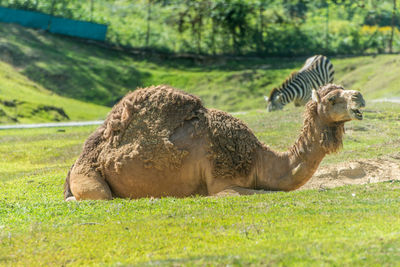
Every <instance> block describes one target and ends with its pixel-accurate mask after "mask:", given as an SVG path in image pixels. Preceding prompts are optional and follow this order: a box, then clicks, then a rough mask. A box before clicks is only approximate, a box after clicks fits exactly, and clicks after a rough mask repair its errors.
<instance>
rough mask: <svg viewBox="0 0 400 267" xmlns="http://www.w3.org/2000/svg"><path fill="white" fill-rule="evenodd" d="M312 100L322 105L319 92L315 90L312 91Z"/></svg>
mask: <svg viewBox="0 0 400 267" xmlns="http://www.w3.org/2000/svg"><path fill="white" fill-rule="evenodd" d="M312 100H313V101H315V102H317V103H321V97H320V96H319V94H318V93H317V90H314V89H313V90H312Z"/></svg>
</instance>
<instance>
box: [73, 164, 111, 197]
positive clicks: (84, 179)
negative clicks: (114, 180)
mask: <svg viewBox="0 0 400 267" xmlns="http://www.w3.org/2000/svg"><path fill="white" fill-rule="evenodd" d="M78 169H79V168H78ZM78 169H77V168H73V169H72V170H71V174H70V177H69V183H70V190H71V193H72V195H73V197H75V199H76V200H85V199H88V200H108V199H112V194H111V190H110V187H109V186H108V184H107V182H106V181H105V180H104V178H103V177H102V175H101V174H100V173H99V172H97V171H91V172H89V173H88V174H86V173H85V174H84V173H82V172H80V171H79V170H78ZM66 200H67V199H66ZM69 200H73V199H69Z"/></svg>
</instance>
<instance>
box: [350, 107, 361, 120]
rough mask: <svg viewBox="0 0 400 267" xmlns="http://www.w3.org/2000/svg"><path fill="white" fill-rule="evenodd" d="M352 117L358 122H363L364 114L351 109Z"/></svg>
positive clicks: (358, 110)
mask: <svg viewBox="0 0 400 267" xmlns="http://www.w3.org/2000/svg"><path fill="white" fill-rule="evenodd" d="M350 111H351V115H352V117H353V118H354V119H356V120H362V119H363V114H362V111H361V110H360V109H350Z"/></svg>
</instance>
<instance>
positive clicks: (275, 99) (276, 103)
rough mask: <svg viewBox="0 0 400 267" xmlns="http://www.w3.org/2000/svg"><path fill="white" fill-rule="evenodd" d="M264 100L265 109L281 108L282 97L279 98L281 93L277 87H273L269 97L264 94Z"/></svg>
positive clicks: (269, 110)
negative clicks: (265, 103)
mask: <svg viewBox="0 0 400 267" xmlns="http://www.w3.org/2000/svg"><path fill="white" fill-rule="evenodd" d="M264 99H265V101H267V111H268V112H271V111H275V110H281V109H283V106H284V105H283V104H282V99H281V93H280V92H279V90H278V89H277V88H274V89H273V90H272V91H271V93H270V95H269V97H267V96H264Z"/></svg>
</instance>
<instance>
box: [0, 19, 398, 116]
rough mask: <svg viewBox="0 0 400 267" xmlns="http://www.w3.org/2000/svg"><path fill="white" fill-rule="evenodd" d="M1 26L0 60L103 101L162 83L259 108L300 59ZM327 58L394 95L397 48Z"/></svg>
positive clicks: (379, 93) (220, 102)
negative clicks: (142, 48) (161, 51)
mask: <svg viewBox="0 0 400 267" xmlns="http://www.w3.org/2000/svg"><path fill="white" fill-rule="evenodd" d="M1 26H2V27H0V60H2V61H4V62H7V63H8V64H10V65H11V66H13V67H14V70H17V71H18V72H19V74H20V75H23V76H24V77H26V78H27V79H29V80H31V81H33V82H34V83H36V84H37V86H40V87H43V88H45V89H47V90H50V91H52V92H54V93H56V94H58V95H62V96H66V97H69V98H75V99H78V100H82V101H87V102H92V103H96V104H100V105H108V106H112V105H113V104H114V103H115V102H116V101H117V100H118V99H120V98H121V97H122V96H123V95H124V94H125V93H126V92H127V91H129V90H134V89H135V88H136V87H138V86H141V87H143V86H149V85H152V84H161V83H165V84H170V85H172V86H175V87H178V88H181V89H183V90H185V91H188V92H191V93H194V94H196V95H199V96H200V97H201V98H202V99H203V101H204V102H205V104H206V106H208V107H216V108H219V109H223V110H227V111H237V110H250V109H264V108H265V103H264V100H263V95H266V94H268V92H269V91H270V90H271V89H272V88H273V87H275V86H278V85H279V84H280V83H281V82H282V81H283V80H284V79H285V77H286V76H287V75H289V74H290V73H291V72H292V71H294V70H297V69H299V68H300V67H301V66H302V65H303V63H304V60H305V58H293V59H290V58H288V59H277V58H269V59H261V58H258V59H251V58H250V59H240V60H235V59H226V58H215V59H212V58H209V59H206V60H204V62H202V63H196V62H193V61H192V60H183V59H164V58H162V57H161V56H157V55H153V56H150V55H147V56H133V55H131V54H127V53H123V52H121V51H115V50H109V49H105V48H100V47H98V46H96V45H93V44H87V43H83V42H81V41H78V40H74V39H70V38H64V37H60V36H55V35H51V34H46V33H43V32H38V31H35V30H32V29H26V28H22V27H19V26H15V25H11V24H2V25H1ZM332 61H333V64H334V66H335V69H336V81H337V82H339V83H342V84H344V85H345V86H347V87H349V88H355V89H360V90H361V91H362V92H363V93H364V95H365V97H366V99H367V101H368V100H371V99H373V98H382V97H397V96H400V88H399V87H398V84H400V76H398V75H397V72H398V69H399V68H400V55H380V56H376V57H375V56H364V57H354V58H332ZM5 97H6V96H5ZM7 98H8V99H10V98H11V97H7ZM67 113H68V112H67Z"/></svg>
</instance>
